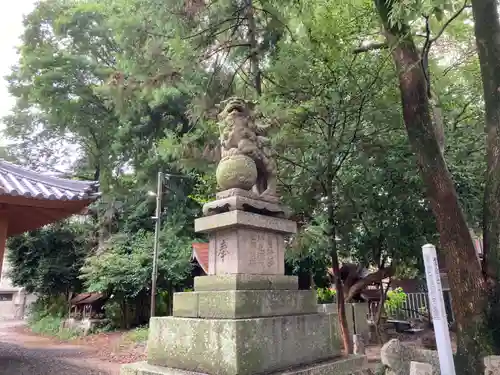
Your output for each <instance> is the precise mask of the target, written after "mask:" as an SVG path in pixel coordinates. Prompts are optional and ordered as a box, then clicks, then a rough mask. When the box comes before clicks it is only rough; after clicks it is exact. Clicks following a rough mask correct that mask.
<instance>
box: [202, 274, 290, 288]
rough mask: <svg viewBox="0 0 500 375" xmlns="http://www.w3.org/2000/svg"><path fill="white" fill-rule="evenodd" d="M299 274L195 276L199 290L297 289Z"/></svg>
mask: <svg viewBox="0 0 500 375" xmlns="http://www.w3.org/2000/svg"><path fill="white" fill-rule="evenodd" d="M298 288H299V279H298V277H297V276H285V275H245V274H233V275H211V276H197V277H195V278H194V290H195V291H197V292H203V291H217V290H297V289H298Z"/></svg>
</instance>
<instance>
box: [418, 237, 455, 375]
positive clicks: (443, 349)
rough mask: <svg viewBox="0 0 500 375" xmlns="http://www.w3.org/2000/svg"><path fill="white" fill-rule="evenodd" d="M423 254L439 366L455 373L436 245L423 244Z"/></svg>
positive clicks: (446, 372)
mask: <svg viewBox="0 0 500 375" xmlns="http://www.w3.org/2000/svg"><path fill="white" fill-rule="evenodd" d="M422 254H423V257H424V265H425V278H426V280H427V293H428V294H429V312H430V314H431V316H432V323H433V325H434V333H435V335H436V345H437V348H438V355H439V367H440V368H441V374H446V375H455V374H456V373H455V363H454V362H453V351H452V348H451V340H450V331H449V329H448V318H447V317H446V309H445V307H444V298H443V289H442V287H441V275H440V273H439V265H438V260H437V255H436V247H435V246H434V245H430V244H428V245H424V246H422Z"/></svg>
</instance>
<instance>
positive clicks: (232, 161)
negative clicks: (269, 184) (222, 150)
mask: <svg viewBox="0 0 500 375" xmlns="http://www.w3.org/2000/svg"><path fill="white" fill-rule="evenodd" d="M216 178H217V183H218V184H219V187H220V188H221V189H222V190H228V189H244V190H250V189H252V187H253V186H254V185H255V183H256V181H257V166H256V165H255V162H254V161H253V160H252V159H251V158H250V157H248V156H246V155H241V154H240V155H229V156H226V157H224V158H222V159H221V161H220V162H219V165H218V166H217V172H216Z"/></svg>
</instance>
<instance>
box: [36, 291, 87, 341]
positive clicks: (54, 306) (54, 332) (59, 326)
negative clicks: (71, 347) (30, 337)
mask: <svg viewBox="0 0 500 375" xmlns="http://www.w3.org/2000/svg"><path fill="white" fill-rule="evenodd" d="M68 310H69V305H68V301H67V300H66V299H65V297H64V296H56V297H42V298H39V299H37V300H36V301H35V302H34V303H33V304H32V305H31V306H30V311H29V313H28V325H29V327H30V329H31V330H32V331H33V332H34V333H37V334H40V335H47V336H53V337H57V338H58V339H60V340H70V339H72V338H75V337H77V336H79V335H80V334H81V332H77V331H75V330H71V329H68V328H63V322H64V319H65V318H66V317H67V314H68Z"/></svg>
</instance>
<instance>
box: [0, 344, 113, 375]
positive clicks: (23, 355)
mask: <svg viewBox="0 0 500 375" xmlns="http://www.w3.org/2000/svg"><path fill="white" fill-rule="evenodd" d="M81 355H82V353H81V352H78V351H75V350H59V349H42V348H24V347H22V346H19V345H15V344H12V343H5V342H0V374H1V375H17V374H19V375H55V374H61V375H109V374H110V372H107V371H100V370H97V371H95V370H91V369H88V368H85V365H84V363H82V364H72V363H71V361H68V359H70V360H71V359H74V358H78V357H79V356H81Z"/></svg>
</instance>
